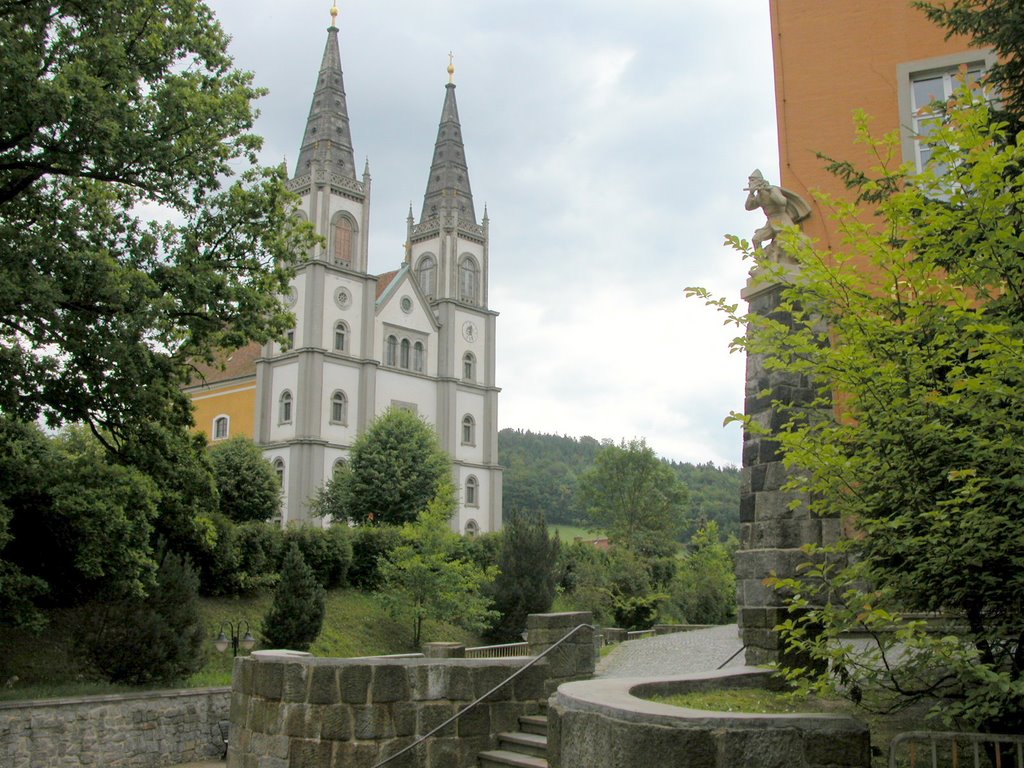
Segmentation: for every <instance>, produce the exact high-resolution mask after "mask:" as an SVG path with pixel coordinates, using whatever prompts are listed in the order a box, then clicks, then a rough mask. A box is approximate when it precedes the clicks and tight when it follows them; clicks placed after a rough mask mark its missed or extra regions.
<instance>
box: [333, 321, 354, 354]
mask: <svg viewBox="0 0 1024 768" xmlns="http://www.w3.org/2000/svg"><path fill="white" fill-rule="evenodd" d="M339 338H340V339H341V346H338V340H339ZM349 338H350V332H349V328H348V323H346V322H345V321H344V320H339V321H338V322H336V323H335V324H334V351H335V352H348V341H349Z"/></svg>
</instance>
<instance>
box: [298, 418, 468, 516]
mask: <svg viewBox="0 0 1024 768" xmlns="http://www.w3.org/2000/svg"><path fill="white" fill-rule="evenodd" d="M450 473H451V459H450V458H449V457H448V454H447V453H445V452H444V451H443V450H442V449H441V445H440V443H439V442H438V439H437V434H436V433H435V432H434V430H433V428H432V427H431V426H430V425H429V424H427V423H426V422H425V421H423V419H421V418H420V417H419V416H417V415H416V414H415V413H413V412H412V411H408V410H405V409H402V408H391V409H388V410H387V411H385V412H384V413H383V414H381V415H380V416H378V417H377V418H376V419H375V420H374V421H373V423H372V424H371V425H370V427H369V429H367V430H366V431H365V432H363V433H362V434H361V435H359V437H357V438H356V440H355V442H354V443H353V444H352V450H351V453H350V455H349V462H348V464H346V465H345V466H344V467H342V468H340V469H339V470H338V471H337V472H336V473H335V474H334V477H332V478H331V480H330V481H329V482H328V483H327V484H326V485H325V486H324V488H323V489H322V490H321V491H320V492H319V493H318V494H317V497H316V499H315V500H314V503H313V507H314V510H315V511H316V514H317V515H320V516H322V517H327V518H330V519H334V520H346V519H347V520H351V521H353V522H356V523H359V524H373V525H381V524H385V525H400V524H402V523H408V522H411V521H413V520H415V519H416V515H418V514H419V513H420V512H421V511H423V510H424V509H426V507H427V504H428V503H430V501H431V499H434V498H435V497H437V496H438V491H439V489H440V488H441V486H442V485H443V484H444V483H446V482H448V479H449V476H450ZM454 503H455V502H454V498H453V499H452V504H454ZM452 509H454V506H453V507H452ZM450 511H451V510H449V512H450Z"/></svg>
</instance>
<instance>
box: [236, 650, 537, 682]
mask: <svg viewBox="0 0 1024 768" xmlns="http://www.w3.org/2000/svg"><path fill="white" fill-rule="evenodd" d="M239 658H242V657H241V656H239ZM536 658H537V657H536V656H502V657H499V658H495V659H460V658H434V657H429V656H424V655H423V654H421V653H417V654H410V655H401V654H399V655H396V656H352V657H348V656H342V657H334V656H289V655H284V654H281V655H277V654H271V653H263V654H261V655H258V656H257V655H256V654H252V655H250V656H246V657H245V659H246V660H251V661H254V662H256V663H257V664H289V665H290V664H301V665H302V666H309V667H325V666H333V667H343V666H370V667H386V666H391V667H436V666H438V665H442V666H453V667H524V666H526V665H527V664H528V663H530V662H531V661H535V660H536ZM540 663H542V664H543V663H544V662H543V661H542V662H540ZM216 690H221V689H216ZM224 690H227V691H230V690H231V689H230V688H226V689H224Z"/></svg>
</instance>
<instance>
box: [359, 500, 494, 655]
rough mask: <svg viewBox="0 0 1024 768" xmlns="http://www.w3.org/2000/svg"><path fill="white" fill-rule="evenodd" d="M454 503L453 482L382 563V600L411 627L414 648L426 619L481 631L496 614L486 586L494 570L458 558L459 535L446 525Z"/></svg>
mask: <svg viewBox="0 0 1024 768" xmlns="http://www.w3.org/2000/svg"><path fill="white" fill-rule="evenodd" d="M454 503H455V491H454V489H453V488H452V487H451V483H450V482H448V483H444V484H442V487H441V490H440V492H439V494H438V496H437V498H435V499H433V500H432V501H431V502H430V504H429V505H428V507H427V508H426V509H425V510H424V511H423V512H422V513H421V514H420V515H419V516H418V518H416V519H415V520H414V521H413V522H409V523H406V524H405V525H404V526H403V527H402V539H403V542H402V543H401V544H400V545H399V546H398V547H396V548H395V549H394V550H392V552H391V554H390V555H389V556H388V558H387V560H385V561H384V562H383V563H381V566H380V573H381V578H382V580H383V589H382V590H381V591H380V593H379V594H380V597H381V600H382V601H383V602H384V604H385V605H386V606H387V607H388V609H389V610H390V611H391V613H392V615H394V616H395V617H396V618H400V619H403V620H404V621H406V622H407V624H408V625H409V627H410V629H411V641H412V642H411V647H413V648H418V647H419V645H420V641H421V640H422V638H423V628H424V623H425V622H426V621H428V620H431V621H444V622H451V623H454V624H458V625H460V626H463V627H465V628H467V629H471V630H475V631H481V630H483V629H484V628H485V627H486V626H487V625H488V624H489V623H490V622H491V621H492V620H493V619H494V618H495V617H496V616H497V613H496V612H495V611H493V610H491V609H490V607H489V605H490V599H489V598H488V597H487V596H486V594H485V589H486V588H487V586H488V585H489V584H490V583H491V582H492V581H493V580H494V577H495V575H496V569H495V568H494V567H493V566H492V567H490V568H481V567H480V566H478V565H476V564H475V563H472V562H469V561H467V560H463V559H461V558H459V557H458V556H457V551H458V548H459V536H458V534H456V533H454V532H453V531H452V530H451V528H450V527H449V525H448V519H449V518H450V517H451V512H452V508H453V506H454Z"/></svg>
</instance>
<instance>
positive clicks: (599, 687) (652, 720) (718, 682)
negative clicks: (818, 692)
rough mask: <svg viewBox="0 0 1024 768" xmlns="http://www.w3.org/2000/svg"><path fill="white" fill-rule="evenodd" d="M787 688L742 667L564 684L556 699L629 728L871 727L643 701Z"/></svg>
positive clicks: (833, 717) (814, 716)
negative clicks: (708, 692)
mask: <svg viewBox="0 0 1024 768" xmlns="http://www.w3.org/2000/svg"><path fill="white" fill-rule="evenodd" d="M783 687H784V683H782V681H780V680H779V679H778V678H776V677H775V673H774V672H773V671H771V670H765V669H759V668H756V667H738V668H732V669H723V670H717V671H715V672H701V673H699V674H691V675H680V676H676V677H664V678H643V677H634V678H630V677H620V678H601V679H596V680H581V681H577V682H572V683H563V684H562V685H561V686H559V688H558V692H557V693H556V695H555V700H556V702H557V706H559V707H562V708H565V709H569V710H574V711H577V712H579V711H583V712H594V713H597V714H600V715H603V716H605V717H610V718H614V719H616V720H622V721H625V722H636V723H644V724H646V725H655V724H656V725H660V726H666V727H670V728H678V729H695V730H697V729H699V730H709V729H710V730H713V729H724V728H728V729H733V730H735V729H744V730H746V729H750V730H757V729H775V728H810V729H821V728H823V727H825V728H827V729H828V730H830V731H833V732H846V731H848V732H850V733H861V732H865V731H867V726H866V725H865V724H864V723H862V722H860V721H859V720H857V719H856V718H854V717H851V716H849V715H842V714H832V713H821V714H818V713H794V714H757V713H751V712H717V711H710V710H701V709H688V708H685V707H676V706H672V705H671V704H661V703H659V702H655V701H650V700H648V699H646V698H642V697H645V696H656V695H658V696H672V695H674V694H678V693H690V692H692V691H702V690H721V689H725V688H767V689H768V690H781V689H782V688H783Z"/></svg>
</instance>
